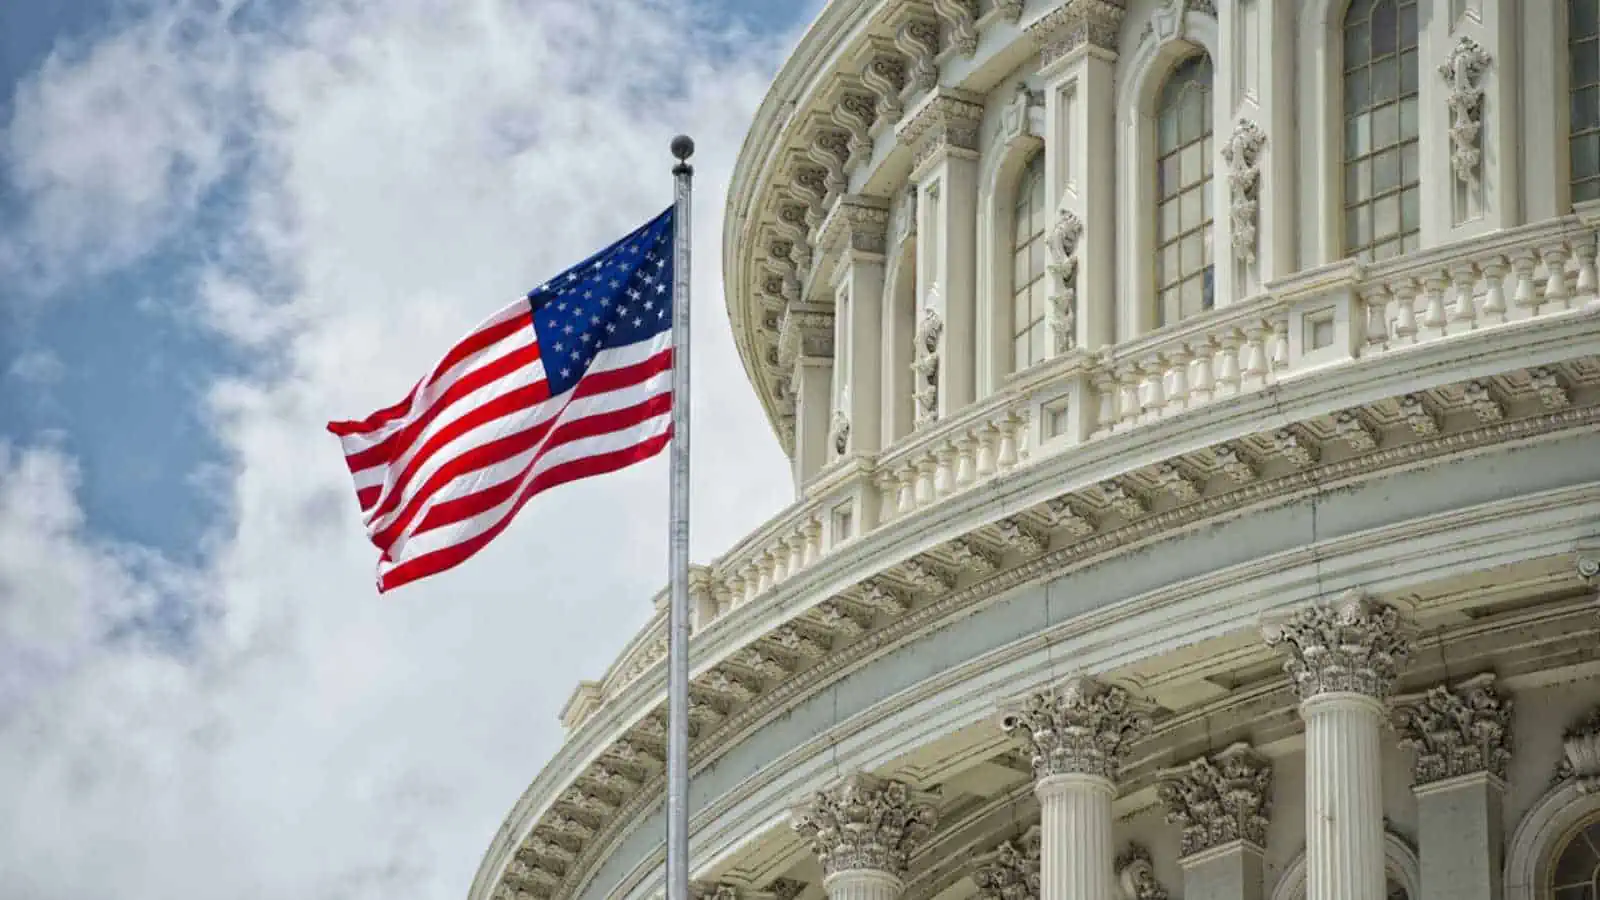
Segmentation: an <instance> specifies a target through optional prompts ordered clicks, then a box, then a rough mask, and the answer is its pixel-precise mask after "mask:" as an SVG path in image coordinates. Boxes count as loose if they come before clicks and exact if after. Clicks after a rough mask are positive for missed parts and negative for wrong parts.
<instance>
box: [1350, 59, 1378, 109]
mask: <svg viewBox="0 0 1600 900" xmlns="http://www.w3.org/2000/svg"><path fill="white" fill-rule="evenodd" d="M1367 85H1368V81H1367V70H1366V69H1364V68H1362V69H1356V70H1355V71H1353V72H1350V73H1349V74H1347V75H1345V76H1344V104H1345V109H1348V110H1352V111H1353V110H1358V109H1366V108H1367V107H1368V106H1371V105H1372V97H1371V96H1370V95H1369V94H1368V93H1367Z"/></svg>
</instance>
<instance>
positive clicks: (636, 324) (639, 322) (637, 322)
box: [633, 319, 644, 328]
mask: <svg viewBox="0 0 1600 900" xmlns="http://www.w3.org/2000/svg"><path fill="white" fill-rule="evenodd" d="M643 324H644V320H643V319H634V320H633V327H635V328H638V327H639V326H640V325H643Z"/></svg>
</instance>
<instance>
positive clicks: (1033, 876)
mask: <svg viewBox="0 0 1600 900" xmlns="http://www.w3.org/2000/svg"><path fill="white" fill-rule="evenodd" d="M1040 837H1041V836H1040V830H1039V826H1037V825H1035V826H1033V827H1031V828H1029V829H1028V830H1027V832H1025V833H1024V834H1023V835H1022V836H1021V837H1020V838H1017V839H1016V840H1011V841H1004V842H1002V843H1001V844H1000V846H999V847H996V848H995V850H994V852H992V853H989V854H987V855H985V856H984V857H983V858H982V859H981V861H980V862H979V863H978V866H977V868H975V869H974V870H973V872H972V883H973V884H976V885H977V886H978V896H979V897H981V898H983V900H1039V879H1040V872H1039V858H1040V852H1041V844H1042V842H1041V840H1040Z"/></svg>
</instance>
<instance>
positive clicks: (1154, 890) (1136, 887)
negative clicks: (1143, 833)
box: [1114, 844, 1167, 900]
mask: <svg viewBox="0 0 1600 900" xmlns="http://www.w3.org/2000/svg"><path fill="white" fill-rule="evenodd" d="M1114 871H1115V872H1116V873H1117V889H1118V890H1119V891H1120V892H1121V894H1122V900H1167V889H1166V888H1164V887H1162V886H1161V882H1159V881H1157V880H1156V867H1155V863H1154V862H1152V861H1151V859H1150V851H1149V850H1148V849H1146V848H1145V847H1144V846H1143V845H1142V844H1129V845H1128V849H1126V850H1124V851H1122V852H1121V853H1119V854H1117V859H1116V862H1115V863H1114Z"/></svg>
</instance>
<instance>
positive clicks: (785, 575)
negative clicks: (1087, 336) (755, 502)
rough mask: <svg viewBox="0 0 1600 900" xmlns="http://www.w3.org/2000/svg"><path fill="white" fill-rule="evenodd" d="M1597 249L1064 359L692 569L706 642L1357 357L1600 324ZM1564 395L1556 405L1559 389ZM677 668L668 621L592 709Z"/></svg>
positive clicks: (1228, 319)
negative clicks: (1043, 478) (847, 555)
mask: <svg viewBox="0 0 1600 900" xmlns="http://www.w3.org/2000/svg"><path fill="white" fill-rule="evenodd" d="M1596 246H1597V245H1596V230H1595V228H1594V227H1593V226H1591V225H1588V224H1586V223H1583V222H1581V221H1579V220H1578V219H1577V218H1575V217H1566V218H1563V219H1557V220H1554V221H1551V222H1545V223H1540V224H1538V225H1535V226H1528V227H1525V228H1519V229H1514V230H1509V231H1505V232H1500V233H1497V234H1495V235H1492V236H1488V237H1484V238H1479V239H1473V240H1470V241H1464V242H1461V243H1458V244H1454V245H1450V246H1445V247H1439V248H1433V249H1430V250H1427V251H1422V252H1419V253H1414V254H1411V255H1410V256H1407V257H1404V258H1402V259H1398V260H1391V261H1386V262H1384V263H1381V264H1377V265H1370V266H1368V265H1363V264H1362V263H1361V262H1359V261H1357V260H1344V261H1341V262H1338V263H1335V264H1332V265H1329V266H1324V267H1321V268H1318V269H1312V270H1307V271H1305V272H1301V273H1298V274H1296V275H1295V276H1292V277H1291V278H1288V279H1284V280H1283V281H1282V282H1278V283H1274V284H1270V285H1268V289H1267V291H1266V293H1264V294H1262V295H1260V296H1257V297H1253V298H1249V299H1246V300H1244V301H1242V302H1239V303H1234V304H1231V305H1229V306H1227V307H1224V308H1222V309H1218V310H1214V311H1211V312H1208V313H1205V314H1203V315H1199V316H1195V317H1193V318H1191V319H1187V320H1185V321H1183V322H1179V323H1176V324H1174V325H1172V326H1169V327H1167V328H1163V329H1160V330H1158V331H1155V332H1152V333H1150V334H1147V335H1142V336H1140V337H1138V338H1136V339H1133V340H1130V341H1126V342H1123V343H1121V344H1118V345H1116V346H1114V347H1109V348H1106V349H1105V350H1103V351H1101V352H1099V353H1097V354H1093V355H1090V356H1082V355H1080V356H1079V357H1078V358H1077V359H1073V360H1059V361H1057V362H1059V363H1063V365H1062V366H1060V367H1059V369H1051V368H1050V367H1049V366H1048V365H1047V366H1045V367H1043V371H1042V374H1039V375H1036V376H1034V377H1032V378H1030V379H1024V380H1022V381H1019V382H1017V383H1016V384H1013V385H1010V386H1008V387H1006V388H1004V389H1002V390H1001V391H999V392H997V393H995V394H994V395H992V396H990V397H988V398H986V399H985V400H983V401H981V402H979V403H977V404H974V405H973V406H972V407H971V408H969V409H967V410H963V411H961V412H959V413H957V414H955V415H953V416H950V417H949V418H946V419H943V420H940V421H937V422H933V423H930V424H928V425H926V426H924V427H922V428H920V429H918V430H917V431H915V432H913V433H912V434H910V435H907V436H906V437H905V438H903V439H901V440H900V441H898V442H897V443H896V444H894V445H893V446H891V447H890V448H888V449H887V450H885V451H884V452H882V453H880V454H878V455H877V456H876V457H867V458H862V457H854V458H849V459H846V460H841V461H839V462H837V463H835V464H834V466H832V467H830V468H829V469H827V470H824V472H823V473H821V474H820V475H819V476H818V477H817V478H816V479H815V480H814V481H813V482H812V483H811V484H808V485H807V486H806V490H805V492H804V494H803V496H802V497H801V498H800V499H799V500H798V501H796V502H795V503H794V504H792V505H791V506H790V507H789V508H787V509H785V510H784V511H783V512H782V513H780V514H779V515H778V516H776V517H774V518H773V519H772V520H770V521H769V522H768V523H767V524H766V525H764V526H763V527H762V528H760V529H759V530H757V531H756V532H754V533H752V534H751V535H750V536H749V537H747V538H746V539H745V540H743V541H742V542H740V543H739V544H738V545H736V546H735V547H733V548H732V549H730V550H729V551H728V552H727V553H726V554H724V555H723V557H722V558H721V559H719V560H717V561H715V562H713V563H712V564H711V565H709V566H707V567H704V568H701V567H696V570H695V572H694V573H693V575H694V577H692V578H691V585H690V588H691V593H692V595H693V599H692V603H693V606H694V610H695V616H694V628H695V630H696V631H699V630H701V629H703V628H705V627H706V626H707V625H709V624H710V623H711V622H713V621H715V620H716V619H718V618H720V617H721V616H723V615H726V614H727V613H728V612H729V611H730V610H732V609H735V608H737V607H740V606H744V605H746V604H749V603H753V602H756V601H757V600H758V599H759V598H761V597H762V596H763V595H765V594H766V593H767V592H769V591H771V590H772V589H774V588H775V587H777V586H778V585H781V584H783V583H784V582H785V581H788V580H790V579H792V578H793V577H795V576H796V575H797V574H799V573H801V572H804V571H806V570H807V569H810V568H811V567H813V566H815V565H817V564H818V563H819V562H821V561H823V560H825V559H826V558H827V557H828V555H829V554H830V553H832V552H833V550H834V549H835V548H836V547H838V546H840V545H842V544H844V543H846V542H847V541H848V540H850V539H851V538H852V537H860V536H861V535H862V534H866V533H869V532H871V531H873V530H875V529H879V528H883V527H886V526H889V525H892V524H893V523H894V522H896V521H897V520H899V519H901V518H903V517H905V516H907V515H908V514H910V513H913V512H917V511H920V510H924V509H926V508H928V507H932V506H936V505H938V504H940V503H943V502H944V501H946V500H948V499H950V498H952V497H955V496H958V495H960V494H962V493H963V492H965V491H968V490H971V489H972V488H973V487H975V486H978V485H981V484H983V483H984V482H985V481H988V480H991V479H994V478H996V477H997V476H999V475H1002V474H1005V473H1007V472H1009V471H1013V470H1016V469H1018V468H1019V467H1023V466H1027V465H1031V464H1033V463H1036V462H1038V461H1039V460H1041V459H1045V458H1048V457H1051V456H1054V455H1055V454H1058V453H1062V452H1071V451H1072V449H1073V448H1074V447H1081V446H1084V445H1086V444H1089V443H1093V442H1096V441H1099V440H1102V439H1104V438H1106V437H1108V436H1110V435H1113V434H1118V435H1120V434H1121V433H1123V432H1125V431H1128V430H1131V429H1135V428H1139V427H1142V426H1144V425H1148V424H1150V423H1153V422H1157V421H1161V420H1163V419H1167V418H1171V417H1174V416H1178V415H1182V414H1183V413H1184V412H1185V411H1187V410H1192V409H1196V408H1198V407H1201V406H1205V405H1207V404H1211V403H1215V402H1218V401H1222V400H1226V399H1229V398H1234V397H1241V396H1247V395H1250V394H1254V393H1258V392H1260V391H1264V390H1269V389H1271V388H1272V387H1273V386H1274V385H1276V384H1279V383H1281V382H1285V381H1287V380H1290V379H1296V378H1305V377H1315V376H1316V375H1317V374H1318V373H1319V372H1321V371H1325V370H1328V369H1329V368H1330V367H1338V366H1341V365H1348V364H1350V363H1352V362H1354V361H1356V360H1358V359H1361V358H1370V357H1373V356H1377V355H1384V354H1391V353H1400V352H1405V351H1406V349H1407V348H1408V347H1411V346H1413V345H1417V344H1421V343H1427V342H1431V341H1438V340H1446V339H1449V338H1451V337H1452V336H1458V335H1463V334H1466V333H1468V332H1476V331H1483V330H1485V329H1489V328H1497V327H1516V325H1517V324H1518V323H1520V322H1526V321H1528V320H1531V319H1534V318H1537V317H1546V316H1552V315H1558V314H1561V313H1565V312H1571V311H1574V310H1579V309H1584V308H1586V307H1587V308H1600V296H1597V293H1600V279H1597V273H1596V255H1597V254H1596ZM1534 377H1535V378H1536V379H1537V378H1538V377H1539V375H1538V372H1537V371H1536V372H1535V376H1534ZM1551 384H1552V387H1551V390H1555V391H1559V390H1561V388H1560V386H1559V385H1556V384H1555V382H1554V379H1553V378H1552V379H1551ZM1535 387H1538V385H1537V384H1536V385H1535ZM1064 389H1066V392H1065V393H1063V390H1064ZM1540 389H1541V390H1543V389H1542V388H1540ZM1063 396H1070V397H1073V398H1075V399H1076V401H1077V402H1080V403H1082V404H1083V405H1084V407H1085V409H1084V412H1085V414H1084V415H1083V416H1082V417H1081V419H1080V420H1079V422H1080V424H1078V425H1077V426H1075V428H1073V429H1069V433H1067V434H1066V435H1064V436H1062V435H1050V434H1048V433H1047V432H1046V429H1045V423H1043V422H1042V421H1041V419H1044V418H1046V417H1047V412H1048V409H1049V408H1050V407H1049V404H1050V403H1052V402H1054V401H1055V400H1056V399H1059V398H1061V397H1063ZM1419 403H1420V401H1419ZM1490 405H1492V404H1490ZM1406 414H1407V416H1408V418H1414V419H1417V421H1414V422H1412V425H1413V427H1414V428H1425V427H1426V425H1427V423H1426V422H1425V421H1422V420H1423V419H1425V418H1427V416H1428V413H1427V410H1425V409H1422V408H1420V406H1419V408H1418V409H1414V410H1407V411H1406ZM1354 424H1356V425H1359V423H1354ZM1358 437H1359V435H1351V436H1350V437H1349V439H1351V440H1355V439H1357V438H1358ZM1286 440H1289V441H1290V442H1291V443H1292V441H1293V435H1289V436H1287V437H1286ZM1283 452H1285V453H1290V452H1293V447H1289V448H1287V449H1284V450H1283ZM852 503H853V506H852V507H851V508H852V509H853V510H854V514H855V515H854V517H853V519H852V521H851V523H850V525H849V528H848V530H847V531H846V532H845V533H840V532H839V530H838V523H837V522H835V521H833V517H834V515H835V510H837V509H839V508H841V504H852ZM658 599H659V598H658ZM659 605H660V604H658V606H659ZM665 652H666V620H665V615H664V613H663V612H661V611H659V610H658V613H657V615H656V616H655V617H654V618H653V619H652V620H651V621H650V623H649V624H648V625H647V626H646V629H645V631H644V632H643V633H642V634H640V635H639V636H638V637H637V638H635V640H634V641H633V643H631V644H629V646H628V649H627V650H626V651H625V652H624V654H623V656H622V658H620V659H619V661H618V663H617V664H616V665H614V666H613V667H612V669H611V671H610V672H608V674H607V676H606V678H605V679H604V681H603V682H602V683H601V688H600V691H599V693H600V696H599V697H598V698H595V701H594V702H592V703H588V704H585V706H587V707H589V708H597V707H598V706H599V705H603V704H604V702H605V701H606V700H608V699H609V698H610V697H612V696H615V695H616V694H617V693H619V692H620V691H621V690H622V689H623V688H624V687H625V686H626V685H627V684H628V683H630V682H631V681H632V680H633V679H635V678H637V677H638V675H639V674H640V673H641V672H643V671H644V670H645V669H647V668H648V667H649V666H650V665H651V664H652V663H653V662H654V661H655V660H656V659H658V658H660V657H661V656H663V655H665ZM576 718H577V719H578V720H581V718H582V717H581V716H580V717H576ZM576 724H577V723H576V721H575V722H573V723H572V724H570V725H569V727H576Z"/></svg>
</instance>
